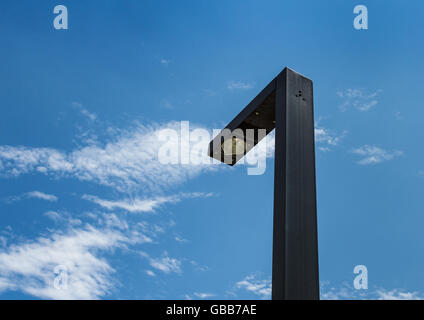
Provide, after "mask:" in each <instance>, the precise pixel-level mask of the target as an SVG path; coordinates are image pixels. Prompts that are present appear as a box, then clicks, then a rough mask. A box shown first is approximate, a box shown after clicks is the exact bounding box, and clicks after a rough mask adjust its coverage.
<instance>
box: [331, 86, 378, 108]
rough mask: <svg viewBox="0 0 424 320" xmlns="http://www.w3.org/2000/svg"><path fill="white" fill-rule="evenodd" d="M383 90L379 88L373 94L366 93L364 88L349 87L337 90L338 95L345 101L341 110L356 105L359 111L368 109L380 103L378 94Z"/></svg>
mask: <svg viewBox="0 0 424 320" xmlns="http://www.w3.org/2000/svg"><path fill="white" fill-rule="evenodd" d="M381 92H382V90H377V91H375V92H373V93H371V94H366V93H364V91H363V90H362V89H347V90H345V91H339V92H337V95H338V96H339V97H340V98H342V99H343V100H344V101H343V103H342V104H341V105H340V106H339V108H340V110H341V111H346V110H347V109H349V108H350V107H354V108H356V109H357V110H359V111H368V110H370V109H371V108H372V107H374V106H376V105H377V104H378V100H377V96H378V95H379V94H380V93H381Z"/></svg>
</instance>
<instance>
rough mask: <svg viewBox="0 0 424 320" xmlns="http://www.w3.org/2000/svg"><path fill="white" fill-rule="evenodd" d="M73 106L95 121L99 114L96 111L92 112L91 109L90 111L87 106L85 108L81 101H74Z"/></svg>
mask: <svg viewBox="0 0 424 320" xmlns="http://www.w3.org/2000/svg"><path fill="white" fill-rule="evenodd" d="M72 106H73V107H74V108H76V109H78V111H79V112H80V113H81V114H82V115H83V116H84V117H86V118H87V119H89V120H91V121H94V120H96V119H97V115H96V114H95V113H92V112H90V111H88V110H87V109H86V108H84V106H83V105H82V104H81V103H79V102H72Z"/></svg>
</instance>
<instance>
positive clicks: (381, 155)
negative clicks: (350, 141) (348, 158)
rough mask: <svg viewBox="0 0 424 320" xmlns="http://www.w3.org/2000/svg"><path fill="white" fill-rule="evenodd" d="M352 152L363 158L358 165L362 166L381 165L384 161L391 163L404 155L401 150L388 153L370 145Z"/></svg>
mask: <svg viewBox="0 0 424 320" xmlns="http://www.w3.org/2000/svg"><path fill="white" fill-rule="evenodd" d="M351 152H352V153H354V154H357V155H359V156H362V157H363V158H362V159H361V160H359V161H358V163H359V164H361V165H369V164H376V163H380V162H383V161H389V160H392V159H394V158H396V157H399V156H401V155H402V154H403V152H402V151H399V150H393V151H388V150H384V149H382V148H379V147H376V146H370V145H364V146H362V147H360V148H357V149H353V150H352V151H351Z"/></svg>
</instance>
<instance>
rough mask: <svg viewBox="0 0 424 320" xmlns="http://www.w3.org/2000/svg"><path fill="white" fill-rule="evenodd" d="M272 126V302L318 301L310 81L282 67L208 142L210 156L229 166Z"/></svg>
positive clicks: (312, 114) (257, 141)
mask: <svg viewBox="0 0 424 320" xmlns="http://www.w3.org/2000/svg"><path fill="white" fill-rule="evenodd" d="M274 128H275V172H274V233H273V257H272V299H273V300H282V299H310V300H317V299H319V275H318V239H317V238H318V237H317V209H316V185H315V142H314V110H313V90H312V80H310V79H308V78H306V77H305V76H303V75H300V74H299V73H297V72H295V71H293V70H291V69H289V68H285V69H284V70H283V71H282V72H281V73H280V74H279V75H278V76H277V77H275V78H274V79H273V80H272V81H271V82H270V83H269V84H268V85H267V86H266V87H265V88H264V89H263V90H262V91H261V92H260V93H259V94H258V95H257V96H256V97H255V98H254V99H253V100H252V101H251V102H250V103H249V104H248V105H247V106H246V107H245V108H244V109H243V110H242V111H241V112H240V113H239V114H238V115H237V116H236V117H235V118H234V119H233V120H232V121H231V122H230V123H229V124H228V125H227V126H226V127H225V129H223V130H222V131H221V133H220V134H218V135H217V136H216V137H215V138H214V139H213V140H212V141H211V142H210V145H209V155H210V156H211V157H213V158H215V159H217V160H219V161H221V162H224V163H227V164H229V165H231V166H232V165H234V164H236V163H237V161H239V160H240V159H241V158H242V157H244V156H245V155H246V154H247V153H248V152H249V150H250V149H252V148H253V147H254V146H255V145H256V144H258V143H259V141H260V140H261V139H263V138H264V136H265V135H266V134H268V133H270V132H271V131H272V130H273V129H274ZM249 129H250V130H249ZM261 129H262V130H261ZM249 131H253V132H254V133H255V134H254V135H253V137H252V135H251V134H250V135H249V134H248V132H249ZM261 131H262V132H265V135H264V134H262V135H261V134H258V133H259V132H261Z"/></svg>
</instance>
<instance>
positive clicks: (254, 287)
mask: <svg viewBox="0 0 424 320" xmlns="http://www.w3.org/2000/svg"><path fill="white" fill-rule="evenodd" d="M237 290H246V291H248V292H251V293H253V294H255V295H257V296H259V297H260V298H261V299H270V298H271V280H270V279H261V278H260V277H259V274H258V273H253V274H250V275H248V276H246V277H245V278H244V279H243V280H241V281H238V282H237V283H236V285H235V287H234V289H233V293H234V291H237Z"/></svg>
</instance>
